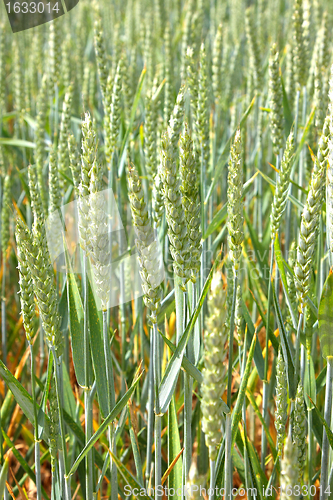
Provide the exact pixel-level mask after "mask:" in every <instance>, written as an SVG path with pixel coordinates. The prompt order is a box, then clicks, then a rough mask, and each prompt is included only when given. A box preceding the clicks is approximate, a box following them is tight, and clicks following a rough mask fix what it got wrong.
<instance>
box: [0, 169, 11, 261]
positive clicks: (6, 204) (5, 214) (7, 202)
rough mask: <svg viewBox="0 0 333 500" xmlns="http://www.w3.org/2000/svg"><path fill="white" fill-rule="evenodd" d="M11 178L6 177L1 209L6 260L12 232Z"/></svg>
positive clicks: (2, 243)
mask: <svg viewBox="0 0 333 500" xmlns="http://www.w3.org/2000/svg"><path fill="white" fill-rule="evenodd" d="M11 187H12V182H11V177H10V175H9V174H7V175H6V177H5V182H4V187H3V194H2V209H1V250H2V255H3V257H4V259H5V258H6V254H7V248H8V245H9V239H10V231H9V220H10V206H11Z"/></svg>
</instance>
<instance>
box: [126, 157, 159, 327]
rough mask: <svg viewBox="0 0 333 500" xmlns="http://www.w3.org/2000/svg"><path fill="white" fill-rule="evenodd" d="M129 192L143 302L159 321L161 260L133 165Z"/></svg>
mask: <svg viewBox="0 0 333 500" xmlns="http://www.w3.org/2000/svg"><path fill="white" fill-rule="evenodd" d="M127 179H128V196H129V200H130V205H131V212H132V218H133V223H134V228H135V232H136V236H137V239H136V240H135V244H136V247H137V249H138V253H139V263H140V268H141V271H140V276H141V279H142V281H143V284H142V288H143V292H144V294H145V295H144V302H145V304H146V306H147V308H148V309H149V311H150V320H151V322H152V323H156V322H157V312H158V309H159V306H160V301H161V294H162V289H161V287H160V281H161V279H160V278H161V277H162V268H161V265H162V263H161V260H160V256H159V249H158V245H157V241H156V240H155V236H154V231H153V228H152V226H151V224H150V221H149V215H148V208H147V204H146V202H145V199H144V193H143V189H142V185H141V181H140V179H139V175H138V173H137V171H136V169H135V167H134V165H130V166H129V168H128V176H127Z"/></svg>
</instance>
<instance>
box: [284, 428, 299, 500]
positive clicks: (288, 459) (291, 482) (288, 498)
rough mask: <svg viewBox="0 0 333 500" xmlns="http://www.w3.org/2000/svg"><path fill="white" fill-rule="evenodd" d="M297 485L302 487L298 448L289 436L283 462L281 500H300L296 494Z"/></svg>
mask: <svg viewBox="0 0 333 500" xmlns="http://www.w3.org/2000/svg"><path fill="white" fill-rule="evenodd" d="M297 485H299V486H300V484H299V469H298V456H297V448H296V445H294V444H293V442H292V439H291V437H290V436H288V437H287V439H286V442H285V445H284V455H283V459H282V461H281V497H280V498H281V500H298V498H299V496H298V495H295V494H294V492H295V486H297Z"/></svg>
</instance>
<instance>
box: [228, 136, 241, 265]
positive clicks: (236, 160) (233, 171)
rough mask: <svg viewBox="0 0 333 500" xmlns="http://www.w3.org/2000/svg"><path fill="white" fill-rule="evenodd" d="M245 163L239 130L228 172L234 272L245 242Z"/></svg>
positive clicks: (231, 252) (230, 244)
mask: <svg viewBox="0 0 333 500" xmlns="http://www.w3.org/2000/svg"><path fill="white" fill-rule="evenodd" d="M243 224H244V214H243V161H242V142H241V133H240V130H239V129H238V130H237V132H236V135H235V139H234V142H233V145H232V146H231V151H230V161H229V172H228V244H229V249H230V259H231V261H232V263H233V266H234V270H235V271H237V270H238V268H239V263H240V258H241V253H242V243H243V240H244V229H243Z"/></svg>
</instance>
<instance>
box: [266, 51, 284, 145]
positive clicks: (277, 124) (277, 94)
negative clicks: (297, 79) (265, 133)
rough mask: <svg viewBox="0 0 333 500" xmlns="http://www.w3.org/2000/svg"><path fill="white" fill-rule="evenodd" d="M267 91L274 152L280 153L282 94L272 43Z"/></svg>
mask: <svg viewBox="0 0 333 500" xmlns="http://www.w3.org/2000/svg"><path fill="white" fill-rule="evenodd" d="M269 93H270V97H271V112H270V114H269V116H270V124H271V131H272V140H273V145H274V153H275V154H276V155H278V154H280V150H281V148H282V145H283V142H284V141H283V135H284V132H283V130H284V118H283V96H282V84H281V79H280V68H279V52H278V50H277V46H276V44H275V43H274V44H273V45H272V48H271V54H270V58H269Z"/></svg>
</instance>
